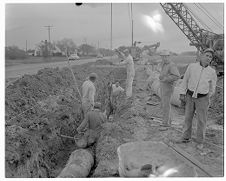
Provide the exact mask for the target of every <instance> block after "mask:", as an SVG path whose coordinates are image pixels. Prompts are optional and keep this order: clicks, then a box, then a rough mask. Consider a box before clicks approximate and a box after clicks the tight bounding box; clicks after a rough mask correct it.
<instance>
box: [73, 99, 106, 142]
mask: <svg viewBox="0 0 226 181" xmlns="http://www.w3.org/2000/svg"><path fill="white" fill-rule="evenodd" d="M106 119H107V118H106V115H105V114H104V113H102V112H101V103H99V102H96V103H95V104H94V109H93V110H90V111H89V112H88V113H87V116H86V118H85V119H84V120H83V121H82V123H81V124H80V126H79V127H78V128H77V131H78V133H81V131H83V130H84V129H87V130H86V132H85V134H84V138H85V140H86V143H87V144H86V146H90V145H92V144H94V143H95V142H96V141H97V139H98V138H99V136H100V132H101V129H102V124H103V123H104V122H106Z"/></svg>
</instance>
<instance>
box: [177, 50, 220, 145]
mask: <svg viewBox="0 0 226 181" xmlns="http://www.w3.org/2000/svg"><path fill="white" fill-rule="evenodd" d="M213 55H214V51H213V50H212V49H210V48H208V49H206V50H204V52H203V53H202V54H201V56H200V59H199V60H200V61H199V62H196V63H192V64H190V65H189V66H188V68H187V70H186V72H185V74H184V78H183V82H182V84H181V87H182V91H183V94H181V95H180V99H181V100H184V101H185V102H186V105H185V121H184V131H183V136H182V138H180V139H178V140H176V141H175V142H176V143H188V142H190V141H191V136H192V120H193V117H194V113H195V111H196V114H197V132H196V135H197V139H196V142H197V143H198V144H197V148H199V149H202V148H203V141H204V139H205V132H206V123H207V111H208V108H209V104H210V97H211V96H213V95H214V93H215V89H216V82H217V74H216V71H215V70H214V69H213V68H212V67H210V66H209V65H210V62H211V61H212V59H213Z"/></svg>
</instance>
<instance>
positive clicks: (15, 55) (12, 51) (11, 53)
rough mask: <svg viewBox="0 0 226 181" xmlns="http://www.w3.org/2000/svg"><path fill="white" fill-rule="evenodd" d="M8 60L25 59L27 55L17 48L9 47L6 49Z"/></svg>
mask: <svg viewBox="0 0 226 181" xmlns="http://www.w3.org/2000/svg"><path fill="white" fill-rule="evenodd" d="M5 58H6V59H24V58H27V54H26V52H25V51H24V50H21V49H19V48H18V47H17V46H14V45H13V46H9V47H6V48H5Z"/></svg>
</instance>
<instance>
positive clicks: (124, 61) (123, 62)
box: [118, 58, 128, 65]
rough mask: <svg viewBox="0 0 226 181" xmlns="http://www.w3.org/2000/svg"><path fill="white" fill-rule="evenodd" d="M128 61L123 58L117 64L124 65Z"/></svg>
mask: <svg viewBox="0 0 226 181" xmlns="http://www.w3.org/2000/svg"><path fill="white" fill-rule="evenodd" d="M127 63H128V60H127V59H126V58H124V60H123V61H122V62H119V63H118V65H126V64H127Z"/></svg>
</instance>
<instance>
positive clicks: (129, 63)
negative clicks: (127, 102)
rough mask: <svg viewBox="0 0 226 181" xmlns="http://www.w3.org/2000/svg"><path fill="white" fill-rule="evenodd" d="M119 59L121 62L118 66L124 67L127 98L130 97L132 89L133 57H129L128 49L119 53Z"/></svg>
mask: <svg viewBox="0 0 226 181" xmlns="http://www.w3.org/2000/svg"><path fill="white" fill-rule="evenodd" d="M117 52H118V53H119V57H120V58H122V59H123V61H121V62H119V63H118V65H126V73H127V77H126V96H127V98H130V97H132V92H133V91H132V88H133V79H134V76H135V69H134V62H133V57H132V56H131V55H130V52H129V50H128V49H125V50H124V51H123V53H122V52H119V51H117Z"/></svg>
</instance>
